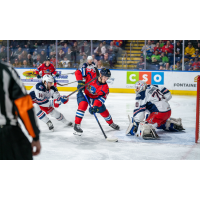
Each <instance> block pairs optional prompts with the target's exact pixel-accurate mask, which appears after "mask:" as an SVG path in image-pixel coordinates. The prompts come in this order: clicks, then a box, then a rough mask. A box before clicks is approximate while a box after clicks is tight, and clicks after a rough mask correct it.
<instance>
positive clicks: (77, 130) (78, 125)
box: [74, 124, 83, 136]
mask: <svg viewBox="0 0 200 200" xmlns="http://www.w3.org/2000/svg"><path fill="white" fill-rule="evenodd" d="M74 130H75V132H74V135H78V136H81V133H82V132H83V130H82V129H81V125H80V124H74Z"/></svg>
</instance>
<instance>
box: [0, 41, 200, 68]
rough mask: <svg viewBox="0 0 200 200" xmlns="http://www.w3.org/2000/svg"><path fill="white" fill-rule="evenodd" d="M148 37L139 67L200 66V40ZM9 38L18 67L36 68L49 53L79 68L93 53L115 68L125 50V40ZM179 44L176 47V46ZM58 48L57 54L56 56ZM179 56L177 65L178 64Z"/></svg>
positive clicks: (2, 47) (0, 48)
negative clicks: (118, 58) (155, 38)
mask: <svg viewBox="0 0 200 200" xmlns="http://www.w3.org/2000/svg"><path fill="white" fill-rule="evenodd" d="M175 42H176V44H174V40H148V41H147V44H146V46H145V45H144V46H143V47H142V49H141V55H140V61H139V62H138V63H137V67H136V69H139V70H143V69H144V66H145V60H144V59H146V69H147V70H180V71H181V70H182V63H183V61H184V70H187V71H197V70H200V40H185V46H184V55H182V54H183V49H182V48H183V40H176V41H175ZM57 44H58V45H57V47H56V41H55V40H18V41H17V40H9V56H8V57H9V63H11V64H12V65H13V66H15V67H24V68H31V67H33V68H35V67H38V66H39V65H41V64H42V63H44V61H45V60H46V58H47V57H49V58H50V61H51V63H52V64H53V65H54V66H57V67H58V68H78V67H80V66H82V64H83V63H85V62H87V56H88V55H92V57H93V61H94V63H95V64H96V66H98V68H102V67H106V68H114V66H115V64H116V63H117V57H119V56H120V55H121V53H122V50H124V47H125V44H126V41H125V40H93V43H92V44H93V45H92V47H91V41H90V40H85V41H83V40H58V43H57ZM174 47H175V48H174ZM56 49H57V56H56ZM174 56H175V66H174ZM0 61H7V41H2V40H0Z"/></svg>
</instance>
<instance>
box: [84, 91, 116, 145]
mask: <svg viewBox="0 0 200 200" xmlns="http://www.w3.org/2000/svg"><path fill="white" fill-rule="evenodd" d="M85 99H86V101H87V102H88V104H89V106H90V108H91V105H90V102H89V101H88V98H87V96H86V95H85ZM93 115H94V116H95V118H96V120H97V123H98V125H99V127H100V129H101V131H102V133H103V135H104V137H105V139H106V140H107V141H109V142H118V139H117V138H108V137H107V136H106V134H105V132H104V130H103V128H102V126H101V124H100V122H99V120H98V118H97V116H96V114H95V113H94V114H93Z"/></svg>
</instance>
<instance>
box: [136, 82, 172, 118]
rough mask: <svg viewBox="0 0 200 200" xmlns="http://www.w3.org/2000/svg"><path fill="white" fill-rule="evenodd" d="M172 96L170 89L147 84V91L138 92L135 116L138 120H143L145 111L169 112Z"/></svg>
mask: <svg viewBox="0 0 200 200" xmlns="http://www.w3.org/2000/svg"><path fill="white" fill-rule="evenodd" d="M171 98H172V96H171V93H170V91H169V90H168V89H167V88H165V87H163V86H158V85H147V89H146V90H145V91H141V92H139V93H137V94H136V102H135V108H134V111H133V118H134V120H135V121H136V122H141V121H143V120H144V118H145V111H149V112H150V113H152V112H167V111H169V110H171V108H170V105H169V103H168V101H169V100H170V99H171Z"/></svg>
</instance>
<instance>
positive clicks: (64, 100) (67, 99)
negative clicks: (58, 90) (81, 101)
mask: <svg viewBox="0 0 200 200" xmlns="http://www.w3.org/2000/svg"><path fill="white" fill-rule="evenodd" d="M60 101H61V102H62V103H63V104H66V103H67V102H68V101H69V98H68V97H67V96H65V95H63V96H61V97H60Z"/></svg>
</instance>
